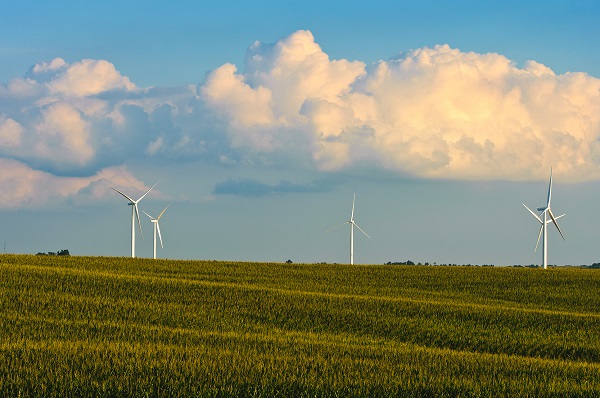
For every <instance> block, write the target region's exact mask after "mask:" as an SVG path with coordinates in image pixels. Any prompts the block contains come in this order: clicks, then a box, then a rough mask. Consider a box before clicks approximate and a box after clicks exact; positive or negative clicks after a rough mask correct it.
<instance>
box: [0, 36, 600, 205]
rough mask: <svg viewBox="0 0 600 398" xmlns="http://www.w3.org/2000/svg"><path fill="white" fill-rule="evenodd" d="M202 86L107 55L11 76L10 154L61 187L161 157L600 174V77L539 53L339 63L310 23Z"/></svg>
mask: <svg viewBox="0 0 600 398" xmlns="http://www.w3.org/2000/svg"><path fill="white" fill-rule="evenodd" d="M192 83H196V82H191V84H190V85H188V86H184V87H167V88H160V87H138V86H136V85H135V84H134V83H133V82H132V81H131V80H130V79H129V77H127V76H123V75H122V74H121V73H120V72H119V71H118V70H117V68H116V67H115V66H114V65H113V64H112V63H110V62H109V61H107V60H91V59H85V60H80V61H76V62H72V63H70V62H67V61H65V60H64V59H61V58H55V59H53V60H50V61H42V62H39V63H37V64H35V65H34V66H32V67H31V68H30V69H29V71H27V72H26V73H25V74H24V76H23V77H17V78H14V79H12V80H10V81H9V82H6V83H0V160H1V161H2V162H8V163H7V164H10V165H12V166H11V168H10V170H14V171H15V172H18V173H17V174H18V175H19V176H21V177H23V178H25V176H28V178H29V180H26V181H31V175H36V176H37V177H36V178H41V179H49V180H50V181H52V182H53V183H57V184H58V181H63V180H62V178H64V179H65V180H64V181H71V179H75V180H77V179H81V178H82V179H84V180H85V179H86V178H94V177H95V176H98V174H99V173H101V172H102V171H103V170H115V168H118V167H120V166H121V165H123V164H125V163H126V162H128V161H131V160H135V161H137V162H144V161H149V160H151V158H157V157H160V158H163V159H164V160H165V161H173V162H177V161H179V160H181V159H183V158H185V159H203V160H205V161H211V162H214V163H215V164H218V165H221V166H223V167H230V166H231V165H235V164H256V163H261V164H263V165H269V166H271V167H281V166H285V167H296V168H303V169H309V170H312V171H316V172H319V171H323V172H336V171H346V170H352V169H358V168H361V167H365V166H366V167H368V169H369V170H377V169H378V168H379V169H381V170H386V171H392V172H394V171H395V172H398V173H401V174H402V175H406V174H410V175H414V176H417V177H425V178H447V179H507V180H527V179H546V178H547V174H548V170H549V168H550V167H551V166H553V167H554V170H555V173H556V175H560V176H561V180H563V181H567V180H570V181H584V180H596V179H599V178H600V143H599V139H600V79H598V78H596V77H593V76H589V75H587V74H585V73H578V72H576V73H565V74H562V75H557V74H555V73H554V72H553V71H552V70H551V69H550V68H549V67H547V66H545V65H542V64H540V63H538V62H535V61H529V62H527V63H525V64H524V65H522V66H518V65H516V64H515V63H514V62H512V61H511V60H510V59H508V58H506V57H504V56H502V55H500V54H495V53H489V54H478V53H474V52H463V51H461V50H459V49H455V48H451V47H450V46H448V45H437V46H434V47H431V48H429V47H424V48H420V49H416V50H411V51H408V52H407V53H405V54H401V55H399V56H396V57H394V58H391V59H389V60H386V61H379V62H377V63H374V64H371V65H366V64H365V63H363V62H361V61H358V60H345V59H338V60H335V59H330V58H329V56H328V54H327V53H326V52H325V51H324V49H323V48H321V46H320V45H319V44H318V43H317V42H316V41H315V38H314V37H313V35H312V33H311V32H309V31H297V32H294V33H292V34H290V35H289V36H287V37H284V38H282V39H280V40H278V41H276V42H274V43H262V42H255V43H253V44H252V45H251V46H250V47H249V48H248V50H247V51H246V56H245V61H244V65H243V66H242V65H240V66H235V65H233V64H230V63H224V64H223V65H222V66H221V67H219V68H216V69H215V70H212V71H209V72H208V73H207V74H206V76H205V79H204V81H202V82H201V83H200V84H192ZM11 162H17V163H11ZM15 164H17V165H19V166H18V167H17V166H14V165H15ZM23 170H26V171H27V172H24V171H23ZM58 176H61V177H58ZM5 178H6V177H5ZM36 181H37V180H36ZM77 181H83V180H77ZM65 184H66V183H65ZM228 184H229V186H233V185H235V184H237V185H238V186H239V185H240V184H241V183H240V182H239V181H237V182H236V183H235V184H234V183H232V182H231V181H230V182H229V183H228ZM58 185H60V184H58ZM26 186H28V187H32V186H33V187H36V186H38V187H39V186H41V185H40V184H37V185H36V184H33V185H31V184H30V185H26ZM227 186H228V185H227V184H225V185H223V186H219V187H218V189H217V190H219V189H225V188H227ZM263 188H264V187H263ZM277 189H278V188H277V187H276V186H275V187H273V186H268V187H267V188H266V189H263V191H268V192H273V191H277ZM51 191H52V190H51ZM34 196H35V195H34ZM42 196H43V195H39V196H36V197H42ZM54 196H60V195H54ZM16 197H19V195H17V196H16ZM5 203H12V202H10V201H6V202H5Z"/></svg>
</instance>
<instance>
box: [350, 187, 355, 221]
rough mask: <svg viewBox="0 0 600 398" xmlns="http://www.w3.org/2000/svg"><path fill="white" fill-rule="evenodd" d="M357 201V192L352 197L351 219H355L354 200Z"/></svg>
mask: <svg viewBox="0 0 600 398" xmlns="http://www.w3.org/2000/svg"><path fill="white" fill-rule="evenodd" d="M355 201H356V193H355V194H354V198H353V199H352V213H350V221H354V202H355Z"/></svg>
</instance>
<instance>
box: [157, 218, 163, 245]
mask: <svg viewBox="0 0 600 398" xmlns="http://www.w3.org/2000/svg"><path fill="white" fill-rule="evenodd" d="M156 231H158V239H160V247H163V243H162V236H160V225H159V224H158V221H156Z"/></svg>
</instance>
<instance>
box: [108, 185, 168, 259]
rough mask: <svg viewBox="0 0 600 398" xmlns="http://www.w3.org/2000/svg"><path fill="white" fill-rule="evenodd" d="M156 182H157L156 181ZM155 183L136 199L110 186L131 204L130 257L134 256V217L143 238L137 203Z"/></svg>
mask: <svg viewBox="0 0 600 398" xmlns="http://www.w3.org/2000/svg"><path fill="white" fill-rule="evenodd" d="M156 184H158V182H157V183H156ZM156 184H154V185H152V187H151V188H150V189H149V190H147V191H146V193H145V194H143V195H142V196H141V197H140V198H139V199H138V200H133V199H132V198H130V197H129V196H127V195H125V194H124V193H123V192H121V191H119V190H118V189H115V188H113V187H110V189H112V190H113V191H117V192H118V193H120V194H121V195H123V196H124V197H125V199H127V200H129V203H128V205H129V206H132V207H131V257H132V258H133V257H135V219H136V217H137V220H138V225H139V227H140V235H142V239H143V238H144V234H143V233H142V224H141V222H140V212H139V210H138V203H139V202H140V200H142V199H144V196H146V195H148V192H150V191H151V190H152V188H154V187H155V186H156Z"/></svg>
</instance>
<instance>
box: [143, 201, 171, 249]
mask: <svg viewBox="0 0 600 398" xmlns="http://www.w3.org/2000/svg"><path fill="white" fill-rule="evenodd" d="M169 206H171V205H169ZM169 206H167V207H165V208H164V210H163V211H161V212H160V214H159V215H158V217H156V218H154V217H152V216H151V215H150V214H148V213H146V212H145V211H144V214H145V215H147V216H148V217H150V221H151V222H152V224H154V259H156V231H158V239H160V247H163V242H162V236H161V235H160V225H158V220H160V218H161V217H162V215H163V214H164V212H165V211H166V210H167V209H168V208H169Z"/></svg>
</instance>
